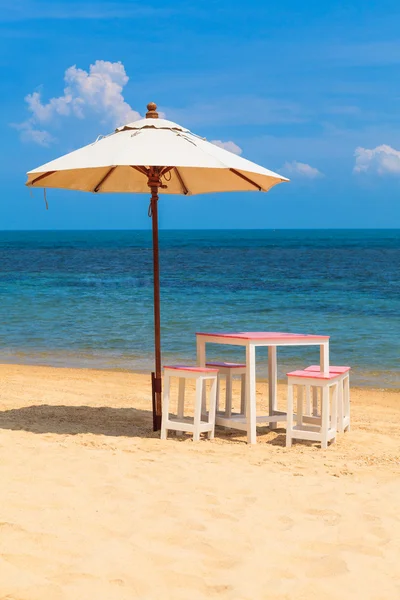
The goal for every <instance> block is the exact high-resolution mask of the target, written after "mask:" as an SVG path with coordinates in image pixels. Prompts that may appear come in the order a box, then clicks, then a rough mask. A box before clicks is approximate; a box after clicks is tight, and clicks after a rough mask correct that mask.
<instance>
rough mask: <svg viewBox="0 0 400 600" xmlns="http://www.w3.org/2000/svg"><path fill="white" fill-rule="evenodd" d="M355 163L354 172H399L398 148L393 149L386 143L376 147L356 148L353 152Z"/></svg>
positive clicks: (399, 155) (399, 152) (399, 157)
mask: <svg viewBox="0 0 400 600" xmlns="http://www.w3.org/2000/svg"><path fill="white" fill-rule="evenodd" d="M354 156H355V157H356V164H355V165H354V169H353V171H354V173H366V172H368V171H370V172H373V173H378V174H379V175H385V174H400V150H395V149H394V148H392V147H391V146H388V145H387V144H382V145H381V146H377V147H376V148H372V149H368V148H361V147H360V146H359V147H358V148H356V150H355V152H354Z"/></svg>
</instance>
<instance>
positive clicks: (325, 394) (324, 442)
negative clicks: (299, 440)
mask: <svg viewBox="0 0 400 600" xmlns="http://www.w3.org/2000/svg"><path fill="white" fill-rule="evenodd" d="M321 410H322V415H321V416H322V418H321V448H323V449H326V448H327V447H328V427H329V387H328V386H327V385H324V387H323V388H322V407H321Z"/></svg>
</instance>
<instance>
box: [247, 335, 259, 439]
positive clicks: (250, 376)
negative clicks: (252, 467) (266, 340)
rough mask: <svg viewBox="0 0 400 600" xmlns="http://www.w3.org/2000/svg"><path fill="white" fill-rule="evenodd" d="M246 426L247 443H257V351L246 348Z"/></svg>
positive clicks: (252, 348)
mask: <svg viewBox="0 0 400 600" xmlns="http://www.w3.org/2000/svg"><path fill="white" fill-rule="evenodd" d="M246 426H247V443H248V444H256V443H257V398H256V350H255V348H254V346H250V345H249V346H247V348H246Z"/></svg>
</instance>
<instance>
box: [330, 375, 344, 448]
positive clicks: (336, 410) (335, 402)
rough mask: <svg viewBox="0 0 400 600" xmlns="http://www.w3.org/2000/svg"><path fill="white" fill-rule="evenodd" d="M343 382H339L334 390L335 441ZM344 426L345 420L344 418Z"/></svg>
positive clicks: (333, 419)
mask: <svg viewBox="0 0 400 600" xmlns="http://www.w3.org/2000/svg"><path fill="white" fill-rule="evenodd" d="M342 384H343V382H342V381H339V382H338V383H336V384H335V385H334V386H333V390H332V392H333V393H332V417H331V429H333V430H334V431H335V440H336V431H337V422H338V399H339V394H340V388H341V387H342ZM342 425H343V418H342Z"/></svg>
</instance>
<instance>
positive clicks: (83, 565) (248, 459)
mask: <svg viewBox="0 0 400 600" xmlns="http://www.w3.org/2000/svg"><path fill="white" fill-rule="evenodd" d="M284 391H285V390H284V386H280V388H279V393H280V398H281V401H283V399H284ZM149 398H150V386H149V377H148V376H146V375H136V374H131V373H122V372H109V371H95V370H78V369H55V368H49V367H32V366H17V365H3V366H0V411H1V412H0V486H1V491H0V598H1V599H7V600H11V599H13V600H64V599H65V600H125V599H126V600H128V599H129V600H132V599H134V598H140V599H141V600H150V599H151V600H155V599H159V598H163V599H167V600H168V599H172V598H173V599H174V600H189V599H190V600H197V599H199V600H200V599H205V598H224V599H225V598H226V599H230V600H261V599H264V598H271V599H275V600H283V599H288V600H289V599H290V600H292V599H296V600H297V599H307V600H313V599H318V600H320V599H321V598H324V600H331V599H339V598H340V599H350V598H351V599H352V600H354V599H355V598H357V599H358V598H362V599H363V600H369V599H371V600H390V599H396V600H398V599H399V598H400V510H399V506H400V392H398V391H389V390H387V391H385V390H371V389H352V430H351V432H350V433H348V434H345V435H341V436H339V437H338V441H337V443H336V444H334V445H332V446H331V447H330V448H328V450H324V451H322V450H321V449H320V448H319V447H318V446H317V445H312V444H307V443H299V442H297V443H295V444H294V446H293V447H292V448H291V449H288V450H286V449H285V448H284V441H285V440H284V429H283V428H280V429H278V430H275V431H270V430H268V429H267V428H260V429H259V430H258V443H257V445H256V446H254V447H249V446H248V445H247V444H246V443H245V436H244V435H243V434H242V433H241V432H232V431H230V432H224V431H223V430H222V429H218V430H217V432H216V439H215V440H214V441H212V442H210V441H201V442H199V443H197V444H195V443H193V442H192V441H191V439H190V438H189V437H184V438H183V439H182V440H177V439H176V438H175V437H174V436H171V438H170V439H168V440H167V441H166V442H161V441H160V440H159V439H158V438H159V436H158V434H154V433H152V432H151V413H150V402H149Z"/></svg>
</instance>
